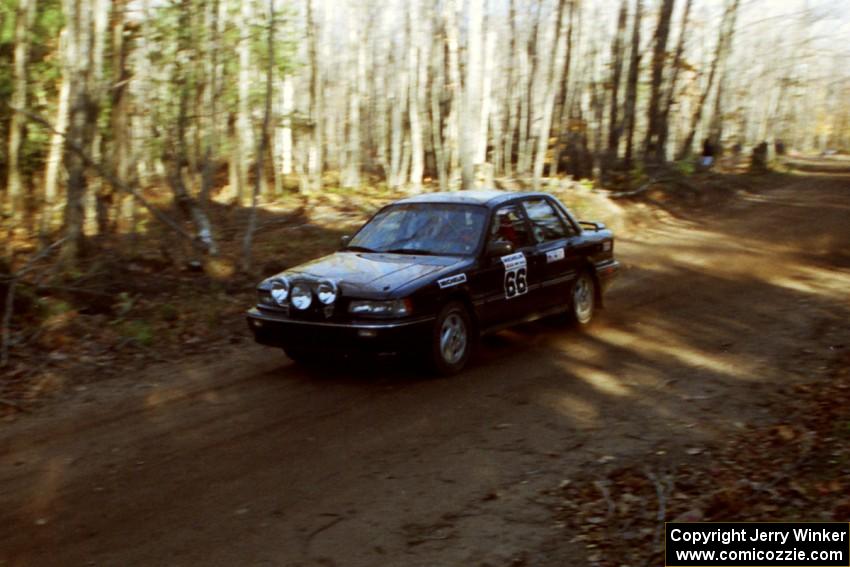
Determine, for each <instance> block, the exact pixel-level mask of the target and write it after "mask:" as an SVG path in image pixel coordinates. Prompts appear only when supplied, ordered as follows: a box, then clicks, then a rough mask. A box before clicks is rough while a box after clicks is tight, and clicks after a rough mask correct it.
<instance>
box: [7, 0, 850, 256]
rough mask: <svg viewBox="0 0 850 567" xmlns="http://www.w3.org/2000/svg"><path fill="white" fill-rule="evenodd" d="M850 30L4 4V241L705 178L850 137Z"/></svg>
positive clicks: (447, 3) (842, 21) (275, 3)
mask: <svg viewBox="0 0 850 567" xmlns="http://www.w3.org/2000/svg"><path fill="white" fill-rule="evenodd" d="M848 19H850V18H848V14H847V7H846V5H843V4H842V3H841V2H820V3H817V2H807V1H800V2H795V1H790V0H788V1H782V2H777V1H775V0H657V1H654V0H606V1H594V2H589V1H584V2H582V1H580V0H531V1H528V2H518V1H517V0H467V1H464V0H439V1H434V2H425V1H423V0H338V1H337V0H303V1H298V2H287V1H283V0H269V1H267V2H265V1H259V0H246V1H243V2H234V1H232V0H63V1H58V0H2V3H0V57H2V60H3V62H4V64H3V65H2V66H0V100H3V101H4V104H3V105H2V106H0V140H2V147H3V150H4V151H3V152H2V154H0V180H2V185H0V191H1V192H0V196H2V204H3V219H4V225H5V226H4V231H5V233H6V234H7V235H8V236H10V237H11V236H13V235H14V234H18V235H19V236H22V237H24V236H27V237H31V236H38V237H39V238H40V241H41V242H42V245H46V244H48V243H50V242H54V241H56V240H58V239H59V238H62V243H61V246H60V248H61V252H62V257H63V258H64V259H65V261H66V262H71V263H73V262H74V261H75V259H77V258H79V257H80V256H81V255H83V254H84V251H85V248H86V242H87V240H88V239H90V238H91V237H94V236H98V235H99V236H104V235H109V234H119V233H136V232H138V231H139V227H140V225H142V224H144V223H145V222H147V221H146V219H148V218H152V219H154V221H157V222H160V223H162V224H164V225H165V226H167V227H168V229H169V230H170V231H171V232H172V233H173V234H174V235H176V236H177V238H181V239H183V240H185V241H186V242H188V243H191V244H192V245H193V246H194V247H195V248H196V249H197V250H198V251H199V253H202V254H212V255H215V254H216V253H217V252H218V246H217V242H216V240H217V227H216V226H214V224H213V223H212V222H211V221H210V219H209V215H208V213H207V210H208V208H209V205H210V202H211V200H213V199H215V200H216V201H217V202H221V203H225V204H227V205H235V206H240V207H256V206H258V205H259V206H262V204H263V203H268V202H273V201H274V200H275V199H276V198H278V197H280V196H281V195H283V194H287V193H292V192H299V193H302V194H311V193H316V192H321V191H323V190H325V189H327V188H329V187H330V188H356V187H370V186H371V187H378V186H381V187H386V188H390V189H394V190H405V191H421V190H424V188H428V189H435V190H448V189H453V188H470V187H472V186H475V185H481V184H484V185H492V184H493V183H494V179H499V178H511V179H515V180H517V181H518V182H519V183H521V184H523V185H524V186H533V187H539V186H540V185H541V183H543V181H544V180H545V179H547V178H556V177H559V176H572V177H573V178H575V179H582V178H587V179H593V180H594V181H595V182H596V183H598V184H602V185H605V184H617V183H620V184H626V185H629V184H630V183H634V182H635V181H636V180H639V179H641V177H642V176H645V175H647V172H651V171H653V170H654V169H657V168H659V167H679V168H685V169H686V170H690V169H692V162H693V160H692V159H691V158H692V156H693V155H694V154H698V153H699V152H700V149H701V144H702V143H703V140H705V139H708V140H710V141H711V143H712V145H713V146H714V147H716V148H717V149H718V152H727V153H728V152H735V153H740V152H749V151H750V150H751V148H752V147H753V146H754V145H756V144H758V143H760V142H762V141H769V142H770V143H771V144H773V142H774V141H781V144H782V146H781V147H782V148H785V147H787V148H793V149H795V150H799V151H824V150H830V149H840V148H845V149H846V148H847V147H848V145H850V105H848V104H847V101H848V100H850V77H848V72H847V68H846V61H847V55H848V54H847V52H846V49H847V46H846V41H842V40H841V39H840V38H841V37H842V36H843V37H844V38H845V39H846V37H847V32H848ZM7 62H8V64H6V63H7ZM771 148H773V145H771ZM169 207H171V208H173V211H172V210H169ZM251 218H253V217H251ZM248 224H249V226H246V227H245V228H244V231H247V232H248V233H250V231H251V230H252V225H251V222H249V223H248ZM12 240H13V239H12V238H10V239H9V240H8V242H10V243H11V242H12ZM5 253H6V255H9V254H10V253H12V250H6V251H5ZM243 253H244V254H246V255H250V235H248V237H247V238H246V247H245V249H244V250H243Z"/></svg>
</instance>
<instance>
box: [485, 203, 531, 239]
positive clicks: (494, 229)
mask: <svg viewBox="0 0 850 567" xmlns="http://www.w3.org/2000/svg"><path fill="white" fill-rule="evenodd" d="M490 240H491V241H498V240H502V241H505V242H510V243H511V244H512V245H513V247H514V249H517V248H523V247H525V246H530V245H531V243H532V240H531V235H530V234H528V227H527V225H526V224H525V220H524V219H523V218H522V215H520V213H519V211H518V210H517V209H516V208H515V207H513V206H511V207H503V208H501V209H499V210H498V211H496V214H494V215H493V223H492V224H491V225H490Z"/></svg>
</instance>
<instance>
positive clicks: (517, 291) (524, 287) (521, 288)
mask: <svg viewBox="0 0 850 567" xmlns="http://www.w3.org/2000/svg"><path fill="white" fill-rule="evenodd" d="M501 260H502V263H503V264H504V265H505V297H506V298H508V299H510V298H512V297H516V296H518V295H522V294H524V293H526V292H527V291H528V282H527V280H526V278H527V276H528V263H527V262H526V259H525V254H523V253H522V252H517V253H516V254H510V255H509V256H502V258H501Z"/></svg>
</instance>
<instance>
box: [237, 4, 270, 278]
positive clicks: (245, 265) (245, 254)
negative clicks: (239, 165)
mask: <svg viewBox="0 0 850 567" xmlns="http://www.w3.org/2000/svg"><path fill="white" fill-rule="evenodd" d="M268 3H269V23H268V28H267V30H266V34H267V44H266V59H267V61H266V65H267V66H266V96H265V106H264V108H263V126H262V128H261V129H260V133H259V140H258V141H257V147H258V150H257V171H256V176H255V179H254V192H253V195H252V196H251V214H250V215H249V217H248V228H247V229H246V230H245V238H244V240H243V241H242V269H243V270H244V271H246V272H249V271H250V270H251V257H252V252H251V249H252V247H253V244H254V233H255V232H256V230H257V200H258V198H259V195H260V179H262V178H263V157H264V156H265V155H266V147H267V145H268V138H269V128H270V126H271V114H272V82H273V81H274V68H275V50H274V28H275V9H274V3H275V0H268Z"/></svg>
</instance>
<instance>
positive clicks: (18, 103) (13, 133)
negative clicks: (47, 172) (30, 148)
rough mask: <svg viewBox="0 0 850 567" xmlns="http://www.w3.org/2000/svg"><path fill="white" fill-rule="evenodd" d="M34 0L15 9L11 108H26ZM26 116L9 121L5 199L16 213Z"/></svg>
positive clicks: (19, 200) (21, 196)
mask: <svg viewBox="0 0 850 567" xmlns="http://www.w3.org/2000/svg"><path fill="white" fill-rule="evenodd" d="M35 9H36V0H18V7H17V11H16V12H15V50H14V54H13V68H14V71H13V81H12V99H11V101H10V102H11V105H12V108H13V109H26V107H27V91H28V88H29V85H28V80H27V65H28V61H29V51H30V37H29V34H30V29H31V28H32V25H33V21H34V19H35ZM25 128H26V123H25V118H24V115H23V114H21V113H19V112H13V113H12V120H11V123H10V124H9V145H8V161H7V164H6V167H7V170H8V179H7V183H6V195H7V199H8V210H9V213H10V214H12V215H18V214H19V213H20V212H21V209H22V208H23V200H24V183H23V179H22V176H21V164H20V160H21V149H22V145H23V141H24V137H25Z"/></svg>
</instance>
